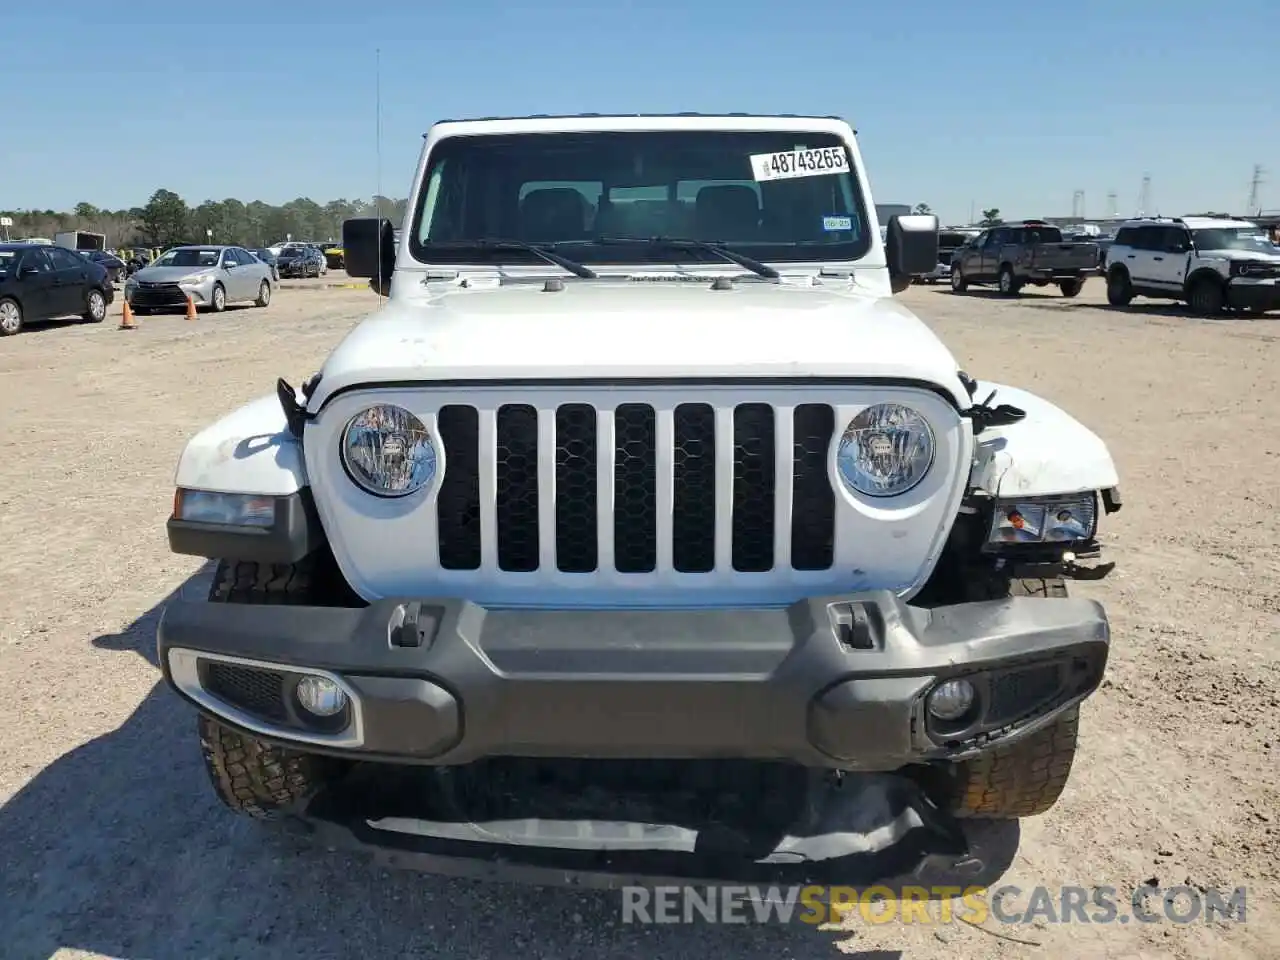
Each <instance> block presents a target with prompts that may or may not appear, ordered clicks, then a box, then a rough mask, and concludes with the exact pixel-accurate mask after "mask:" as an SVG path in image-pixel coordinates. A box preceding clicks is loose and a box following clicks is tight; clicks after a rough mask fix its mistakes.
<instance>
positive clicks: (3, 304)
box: [0, 297, 22, 337]
mask: <svg viewBox="0 0 1280 960" xmlns="http://www.w3.org/2000/svg"><path fill="white" fill-rule="evenodd" d="M21 329H22V307H20V306H19V305H18V301H17V300H14V299H13V298H12V297H5V298H4V299H3V300H0V337H11V336H13V335H14V334H15V333H17V332H18V331H19V330H21Z"/></svg>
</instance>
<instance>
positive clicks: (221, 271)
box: [124, 245, 275, 313]
mask: <svg viewBox="0 0 1280 960" xmlns="http://www.w3.org/2000/svg"><path fill="white" fill-rule="evenodd" d="M274 290H275V283H274V281H273V279H272V275H271V267H270V266H268V265H267V264H265V263H263V262H262V261H261V260H259V259H258V258H257V257H255V256H254V255H253V254H251V253H250V252H249V251H248V250H245V249H243V248H242V247H229V246H215V245H202V246H190V247H174V248H172V249H170V250H166V251H165V252H164V254H163V255H161V256H160V257H159V258H158V259H157V260H156V261H155V262H154V263H152V264H151V265H150V266H148V267H144V268H143V269H141V270H139V271H138V272H137V273H135V274H134V275H133V276H132V277H130V278H129V279H128V281H127V282H126V283H125V286H124V296H125V300H127V301H128V303H129V306H130V307H131V308H132V309H133V310H134V311H135V312H138V311H141V312H143V313H148V312H150V311H151V310H168V309H178V308H181V307H185V306H186V304H187V298H188V297H190V298H191V300H192V301H193V302H194V303H195V306H196V308H197V309H201V308H207V309H210V310H212V311H214V312H215V313H220V312H221V311H223V310H225V309H226V308H227V304H229V303H253V304H256V305H257V306H259V307H265V306H266V305H267V304H268V303H270V302H271V294H272V293H273V292H274Z"/></svg>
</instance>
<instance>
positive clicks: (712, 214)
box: [694, 183, 760, 240]
mask: <svg viewBox="0 0 1280 960" xmlns="http://www.w3.org/2000/svg"><path fill="white" fill-rule="evenodd" d="M694 216H695V218H696V222H697V231H698V238H699V239H700V240H737V239H741V238H745V237H754V236H755V235H756V233H757V232H758V231H759V229H760V201H759V199H758V198H757V197H756V192H755V191H754V190H752V189H751V188H750V187H747V186H742V185H740V184H733V183H727V184H722V185H720V186H715V187H703V188H702V189H701V190H699V191H698V196H697V198H696V200H695V201H694Z"/></svg>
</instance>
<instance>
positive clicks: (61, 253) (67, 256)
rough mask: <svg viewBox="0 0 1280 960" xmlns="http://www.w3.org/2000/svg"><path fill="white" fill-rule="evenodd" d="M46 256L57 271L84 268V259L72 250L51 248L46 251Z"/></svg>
mask: <svg viewBox="0 0 1280 960" xmlns="http://www.w3.org/2000/svg"><path fill="white" fill-rule="evenodd" d="M45 254H46V255H47V256H48V257H49V259H50V260H52V261H53V269H55V270H75V269H78V268H83V267H84V263H85V261H84V259H83V258H82V257H79V256H77V255H76V254H74V253H72V252H71V251H70V250H63V249H62V248H61V247H50V248H49V249H48V250H46V251H45Z"/></svg>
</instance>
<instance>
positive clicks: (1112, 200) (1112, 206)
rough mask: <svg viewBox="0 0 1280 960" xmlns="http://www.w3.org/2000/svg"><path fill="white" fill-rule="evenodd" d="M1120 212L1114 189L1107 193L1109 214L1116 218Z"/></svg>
mask: <svg viewBox="0 0 1280 960" xmlns="http://www.w3.org/2000/svg"><path fill="white" fill-rule="evenodd" d="M1118 213H1119V211H1118V210H1117V207H1116V192H1115V191H1114V190H1112V191H1110V192H1109V193H1108V194H1107V216H1108V217H1109V218H1110V219H1112V220H1114V219H1115V218H1116V215H1117V214H1118Z"/></svg>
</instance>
